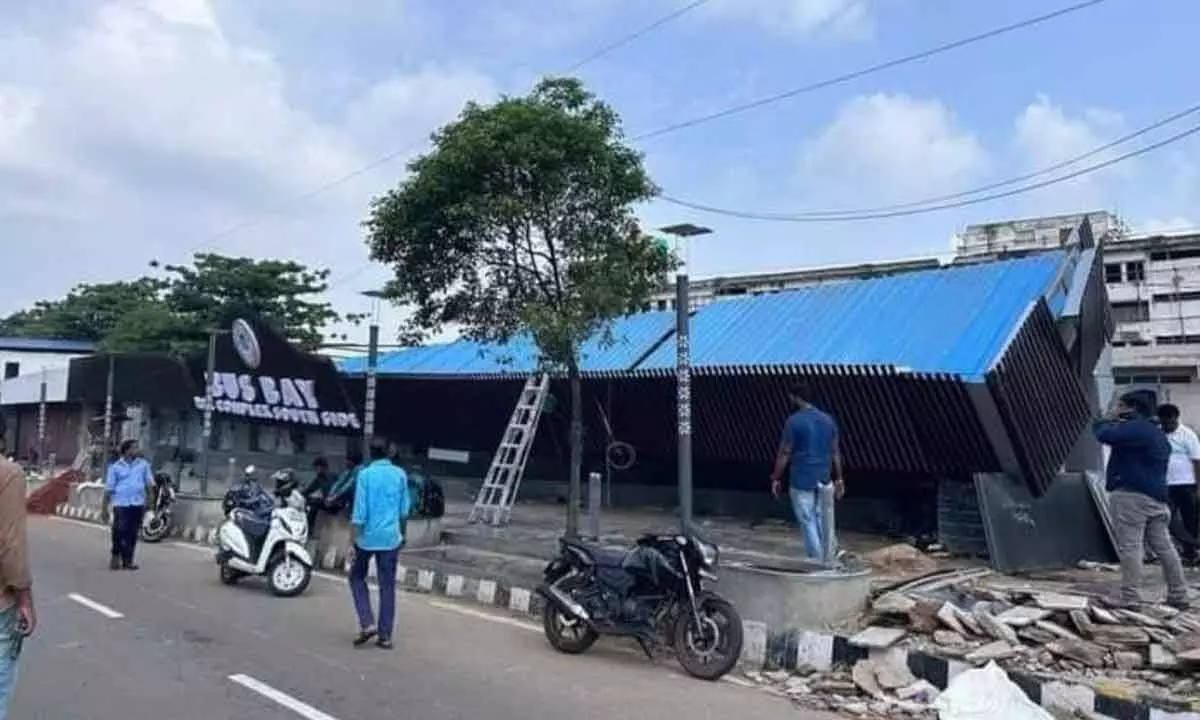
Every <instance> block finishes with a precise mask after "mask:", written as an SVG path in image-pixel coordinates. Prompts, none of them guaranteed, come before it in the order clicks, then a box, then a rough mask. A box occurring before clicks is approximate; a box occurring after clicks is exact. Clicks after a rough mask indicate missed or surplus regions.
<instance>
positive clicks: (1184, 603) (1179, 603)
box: [1167, 599, 1192, 612]
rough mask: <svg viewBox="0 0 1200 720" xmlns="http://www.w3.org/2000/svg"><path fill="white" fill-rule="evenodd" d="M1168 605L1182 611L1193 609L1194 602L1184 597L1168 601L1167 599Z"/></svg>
mask: <svg viewBox="0 0 1200 720" xmlns="http://www.w3.org/2000/svg"><path fill="white" fill-rule="evenodd" d="M1167 605H1168V606H1169V607H1172V608H1175V609H1176V610H1179V611H1181V612H1182V611H1187V610H1191V609H1192V603H1191V601H1189V600H1187V599H1183V600H1168V601H1167Z"/></svg>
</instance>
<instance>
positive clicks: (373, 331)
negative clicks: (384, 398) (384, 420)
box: [362, 290, 388, 458]
mask: <svg viewBox="0 0 1200 720" xmlns="http://www.w3.org/2000/svg"><path fill="white" fill-rule="evenodd" d="M363 295H364V296H366V297H369V298H371V300H372V301H373V303H372V307H371V325H370V327H369V328H368V329H367V375H366V383H365V384H366V391H365V393H364V396H363V443H362V454H363V458H367V457H369V454H370V452H371V441H372V440H374V439H375V398H376V393H377V388H378V385H379V373H378V370H379V309H380V308H379V306H380V301H381V300H385V299H386V298H387V297H388V294H387V290H367V291H365V292H363Z"/></svg>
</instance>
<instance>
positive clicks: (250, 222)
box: [192, 0, 711, 252]
mask: <svg viewBox="0 0 1200 720" xmlns="http://www.w3.org/2000/svg"><path fill="white" fill-rule="evenodd" d="M708 2H711V0H693V2H692V3H690V4H688V5H685V6H684V7H682V8H680V9H678V10H675V11H674V12H671V13H669V14H667V15H664V16H663V17H660V18H658V19H657V20H655V21H654V22H652V23H650V24H649V25H646V26H645V27H643V28H641V29H639V30H637V31H635V32H633V33H630V34H629V35H626V36H624V37H622V38H621V39H619V40H617V41H615V42H613V43H610V44H609V45H606V46H604V47H602V48H600V49H599V50H596V51H595V52H592V53H591V54H589V55H587V56H586V57H584V58H583V59H582V60H580V61H578V62H576V63H575V64H573V65H571V66H570V67H568V68H567V69H565V70H564V71H563V73H562V74H566V73H569V72H574V71H576V70H578V69H580V68H582V67H584V66H586V65H590V64H591V63H593V62H595V61H597V60H599V59H601V58H603V57H605V56H607V55H610V54H611V53H613V52H614V51H616V50H618V49H620V48H622V47H624V46H626V45H628V44H630V43H632V42H633V41H635V40H637V39H639V38H641V37H643V36H645V35H647V34H649V33H650V32H652V31H654V30H656V29H658V28H660V27H662V26H663V25H666V24H667V23H669V22H671V21H673V20H675V19H677V18H680V17H682V16H683V15H686V14H687V13H689V12H691V11H692V10H695V9H697V8H699V7H700V6H702V5H704V4H706V3H708ZM425 142H426V140H425V139H422V140H419V141H417V142H414V143H411V144H409V145H407V146H405V147H403V148H401V149H399V150H393V151H392V152H389V153H387V154H385V155H381V156H379V157H377V158H375V159H374V160H372V161H371V162H369V163H367V164H366V165H364V166H362V167H360V168H358V169H357V170H354V171H352V172H349V173H346V174H345V175H342V176H340V177H338V178H335V179H333V180H330V181H329V182H326V183H324V184H322V185H319V186H317V187H315V188H313V189H311V190H309V191H307V192H305V193H303V194H301V195H298V196H296V197H295V198H293V199H292V200H291V201H289V202H288V203H287V204H286V206H285V207H279V208H276V209H274V210H268V211H266V212H264V213H262V214H261V215H259V216H257V217H254V218H248V219H246V220H243V221H241V222H239V223H236V224H234V225H231V226H229V227H227V228H225V229H224V230H221V231H219V232H217V233H215V234H213V235H211V236H209V237H207V238H205V240H204V241H203V242H201V243H200V244H198V245H197V246H195V247H193V248H192V252H196V251H198V250H199V249H200V248H202V247H204V246H206V245H209V244H212V243H216V242H219V241H220V240H223V239H225V238H227V237H229V236H230V235H234V234H237V233H239V232H241V231H243V230H247V229H249V228H252V227H256V226H258V225H261V224H263V223H264V222H266V221H267V220H268V219H270V218H271V217H274V216H277V215H280V214H282V213H283V212H285V211H286V210H287V208H289V207H292V206H294V205H297V204H299V203H302V202H305V201H307V200H311V199H313V198H315V197H317V196H318V195H322V194H324V193H326V192H328V191H330V190H332V189H334V188H336V187H338V186H339V185H344V184H345V183H347V182H349V181H351V180H353V179H355V178H357V177H360V176H362V175H364V174H366V173H368V172H370V171H372V170H374V169H376V168H378V167H380V166H383V165H387V164H388V163H390V162H392V161H393V160H395V159H396V158H399V157H401V156H404V155H407V154H409V153H410V152H413V151H414V150H416V149H417V148H419V147H421V146H422V145H424V144H425Z"/></svg>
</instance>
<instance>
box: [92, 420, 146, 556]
mask: <svg viewBox="0 0 1200 720" xmlns="http://www.w3.org/2000/svg"><path fill="white" fill-rule="evenodd" d="M153 485H154V473H153V472H152V471H151V469H150V463H148V462H146V460H145V458H143V457H141V455H140V453H139V452H138V445H137V441H136V440H126V441H125V442H123V443H121V454H120V456H119V457H118V458H117V459H116V461H115V462H113V463H112V464H111V465H109V466H108V474H107V476H106V477H105V480H104V506H105V507H106V508H107V507H108V506H109V503H110V502H111V503H112V556H111V557H110V558H109V563H108V567H109V569H112V570H121V569H124V570H137V569H138V566H137V565H136V564H135V563H134V562H133V550H134V548H135V547H136V546H137V540H138V532H140V531H141V528H142V515H144V514H145V512H146V493H147V491H148V490H149V488H151V487H152V486H153Z"/></svg>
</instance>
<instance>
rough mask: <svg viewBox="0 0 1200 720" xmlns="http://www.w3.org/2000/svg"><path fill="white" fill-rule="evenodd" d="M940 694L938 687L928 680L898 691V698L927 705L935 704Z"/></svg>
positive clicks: (919, 681)
mask: <svg viewBox="0 0 1200 720" xmlns="http://www.w3.org/2000/svg"><path fill="white" fill-rule="evenodd" d="M940 694H941V691H940V690H938V689H937V686H935V685H934V684H933V683H931V682H929V681H928V680H918V681H916V682H915V683H913V684H912V685H909V686H908V687H903V688H900V689H899V690H897V691H896V697H898V698H900V699H901V700H911V701H913V702H919V703H923V704H925V705H929V704H931V703H933V701H934V700H937V697H938V695H940Z"/></svg>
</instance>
